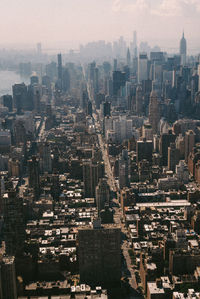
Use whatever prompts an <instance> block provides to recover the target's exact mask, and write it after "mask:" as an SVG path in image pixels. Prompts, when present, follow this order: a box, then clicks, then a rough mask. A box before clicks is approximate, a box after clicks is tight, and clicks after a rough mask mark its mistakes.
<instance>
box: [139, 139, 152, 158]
mask: <svg viewBox="0 0 200 299" xmlns="http://www.w3.org/2000/svg"><path fill="white" fill-rule="evenodd" d="M136 153H137V163H139V162H140V161H142V160H147V161H149V162H152V153H153V142H152V140H146V139H145V138H144V139H143V140H138V141H137V143H136Z"/></svg>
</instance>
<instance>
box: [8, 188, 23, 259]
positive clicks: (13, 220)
mask: <svg viewBox="0 0 200 299" xmlns="http://www.w3.org/2000/svg"><path fill="white" fill-rule="evenodd" d="M3 204H4V235H5V244H6V254H8V255H18V254H22V253H23V245H24V240H25V229H24V220H23V202H22V199H21V198H19V196H17V194H16V192H15V191H14V190H10V191H9V192H8V193H6V194H4V197H3Z"/></svg>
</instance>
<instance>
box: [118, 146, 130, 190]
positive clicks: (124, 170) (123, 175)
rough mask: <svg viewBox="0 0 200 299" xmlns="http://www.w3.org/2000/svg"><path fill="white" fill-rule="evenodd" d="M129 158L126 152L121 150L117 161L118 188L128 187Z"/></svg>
mask: <svg viewBox="0 0 200 299" xmlns="http://www.w3.org/2000/svg"><path fill="white" fill-rule="evenodd" d="M129 164H130V160H129V156H128V151H127V150H123V151H122V155H121V157H120V159H119V186H120V188H123V187H128V186H129V183H130V182H129Z"/></svg>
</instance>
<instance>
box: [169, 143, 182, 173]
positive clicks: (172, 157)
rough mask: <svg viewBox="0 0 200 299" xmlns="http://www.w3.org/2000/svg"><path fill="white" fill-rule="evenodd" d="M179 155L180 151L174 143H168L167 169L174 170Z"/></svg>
mask: <svg viewBox="0 0 200 299" xmlns="http://www.w3.org/2000/svg"><path fill="white" fill-rule="evenodd" d="M179 156H180V152H179V150H178V149H177V148H176V144H175V143H170V146H169V147H168V169H169V170H172V171H175V169H176V165H177V164H178V162H179Z"/></svg>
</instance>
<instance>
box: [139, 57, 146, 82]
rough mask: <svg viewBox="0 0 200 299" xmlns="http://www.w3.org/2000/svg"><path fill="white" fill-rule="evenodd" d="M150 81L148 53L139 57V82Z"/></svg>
mask: <svg viewBox="0 0 200 299" xmlns="http://www.w3.org/2000/svg"><path fill="white" fill-rule="evenodd" d="M147 79H148V57H147V54H146V53H140V54H139V57H138V82H139V83H141V82H142V81H143V80H147Z"/></svg>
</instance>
